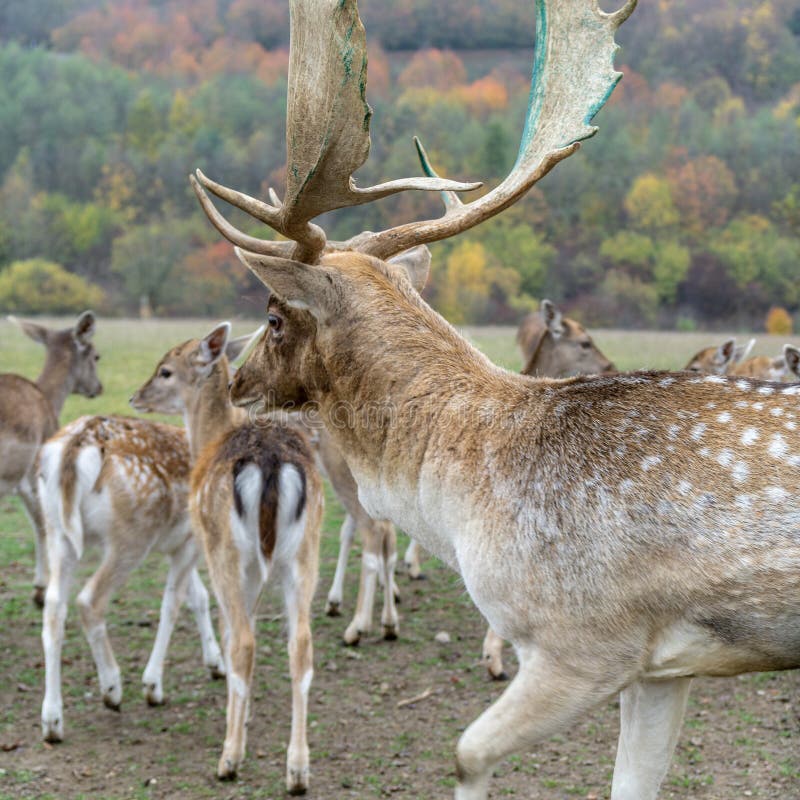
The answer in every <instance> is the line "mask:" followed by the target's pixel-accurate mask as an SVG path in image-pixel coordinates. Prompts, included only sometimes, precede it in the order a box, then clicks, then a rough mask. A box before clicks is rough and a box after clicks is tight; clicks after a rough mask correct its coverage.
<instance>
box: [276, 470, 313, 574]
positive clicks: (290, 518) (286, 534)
mask: <svg viewBox="0 0 800 800" xmlns="http://www.w3.org/2000/svg"><path fill="white" fill-rule="evenodd" d="M302 495H303V476H302V475H301V474H300V471H299V470H298V469H297V467H295V466H294V464H283V465H282V466H281V469H280V472H279V473H278V514H277V519H276V525H277V531H276V542H275V559H276V560H279V561H281V562H282V563H283V564H288V563H289V562H291V561H292V560H293V559H294V557H295V555H296V554H297V548H298V547H299V546H300V542H301V541H302V540H303V536H304V534H305V528H306V509H305V507H303V512H302V513H301V514H300V517H299V518H298V517H297V508H298V506H299V505H300V498H301V497H302ZM306 502H308V498H306Z"/></svg>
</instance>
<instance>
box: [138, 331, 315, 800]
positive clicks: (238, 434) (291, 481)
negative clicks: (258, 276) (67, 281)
mask: <svg viewBox="0 0 800 800" xmlns="http://www.w3.org/2000/svg"><path fill="white" fill-rule="evenodd" d="M229 331H230V325H229V324H228V323H224V324H222V325H219V326H218V327H216V328H214V330H212V331H211V332H210V333H209V334H208V335H207V336H206V337H205V338H203V339H200V340H197V339H191V340H189V341H188V342H184V343H183V344H181V345H178V346H177V347H173V348H172V349H171V350H170V351H169V352H168V353H167V354H166V355H165V356H164V357H163V358H162V359H161V361H159V363H158V366H157V367H156V369H155V372H154V373H153V376H152V378H150V380H149V381H148V382H147V383H145V384H144V386H142V387H141V388H140V389H139V390H138V391H137V392H136V394H135V395H134V396H133V397H132V398H131V404H132V405H133V407H134V408H137V409H139V410H141V411H159V412H161V413H167V414H176V413H182V414H183V415H184V418H185V420H186V429H187V432H188V435H189V442H190V448H191V457H192V461H193V463H194V466H193V469H192V476H191V494H190V499H189V507H190V511H191V516H192V522H193V525H194V530H195V533H196V534H197V536H198V537H199V538H200V540H201V542H202V544H203V550H204V552H205V556H206V563H207V565H208V571H209V575H210V576H211V583H212V585H213V587H214V592H215V594H216V597H217V601H218V602H219V605H220V609H221V625H222V641H223V651H224V653H225V666H226V669H227V675H228V710H227V732H226V735H225V743H224V746H223V750H222V756H221V758H220V760H219V765H218V767H217V775H218V776H219V777H220V778H233V777H234V776H235V775H236V771H237V769H238V768H239V765H240V764H241V762H242V759H243V757H244V752H245V739H246V736H245V727H246V723H247V716H248V711H249V703H250V689H251V683H252V677H253V665H254V661H255V613H256V607H257V605H258V600H259V598H260V596H261V592H262V590H263V588H264V586H265V584H266V582H267V579H268V578H270V577H272V575H273V574H274V575H275V576H276V577H277V579H278V580H279V581H280V582H281V587H282V590H283V596H284V600H285V603H286V612H287V618H288V627H289V667H290V671H291V677H292V733H291V739H290V742H289V749H288V753H287V767H286V786H287V789H288V791H289V792H290V793H292V794H302V793H304V792H305V791H306V789H307V788H308V774H309V753H308V743H307V739H306V714H307V708H308V692H309V689H310V687H311V679H312V676H313V652H312V643H311V625H310V620H311V601H312V599H313V596H314V588H315V586H316V582H317V564H318V557H319V534H320V526H321V523H322V509H323V494H322V482H321V479H320V477H319V474H318V473H317V470H316V468H315V467H314V457H313V454H312V452H311V449H310V446H309V444H308V441H307V440H306V438H305V436H304V435H303V434H302V433H301V432H300V431H299V430H298V429H297V428H296V427H295V426H289V425H285V424H282V423H280V422H278V421H275V420H269V419H263V420H260V421H259V424H258V425H256V424H254V423H249V422H243V423H240V424H237V422H239V418H238V417H237V416H236V415H235V413H234V412H235V409H234V408H233V407H232V406H231V404H230V400H229V398H228V382H229V375H228V366H227V361H226V359H225V345H226V342H227V339H228V333H229ZM273 333H275V332H274V331H273Z"/></svg>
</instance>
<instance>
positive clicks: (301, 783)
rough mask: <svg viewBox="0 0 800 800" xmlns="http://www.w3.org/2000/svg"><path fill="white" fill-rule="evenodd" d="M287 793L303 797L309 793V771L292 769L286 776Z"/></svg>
mask: <svg viewBox="0 0 800 800" xmlns="http://www.w3.org/2000/svg"><path fill="white" fill-rule="evenodd" d="M286 791H287V792H288V793H289V794H291V795H301V794H305V793H306V792H307V791H308V769H290V770H289V771H288V773H287V775H286Z"/></svg>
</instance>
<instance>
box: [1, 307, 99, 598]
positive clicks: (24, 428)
mask: <svg viewBox="0 0 800 800" xmlns="http://www.w3.org/2000/svg"><path fill="white" fill-rule="evenodd" d="M9 319H10V320H11V321H12V322H15V323H16V324H17V325H19V327H20V329H21V330H22V332H23V333H25V334H26V335H27V336H30V338H31V339H33V340H34V341H35V342H39V343H40V344H43V345H44V346H45V349H46V353H47V354H46V357H45V363H44V367H43V368H42V372H41V374H40V375H39V377H38V378H37V379H36V381H35V382H33V381H29V380H28V379H27V378H23V377H22V376H21V375H13V374H4V375H0V497H3V496H5V495H7V494H10V493H11V492H14V491H16V492H17V493H18V494H19V496H20V499H21V500H22V503H23V505H24V507H25V511H26V512H27V514H28V517H29V518H30V521H31V525H32V526H33V530H34V532H35V534H36V567H35V572H34V576H33V587H34V594H33V600H34V602H35V603H36V605H38V606H42V605H44V589H45V584H46V582H47V570H46V565H45V533H44V524H43V522H42V514H41V511H40V509H39V501H38V498H37V496H36V476H35V463H36V456H37V454H38V453H39V448H40V447H41V446H42V444H43V443H44V442H45V440H46V439H47V438H48V437H50V436H52V435H53V434H54V433H55V432H56V430H58V417H59V415H60V414H61V408H62V407H63V405H64V401H65V400H66V399H67V395H69V394H71V393H75V394H81V395H83V396H84V397H97V395H99V394H100V393H101V392H102V391H103V386H102V384H101V383H100V380H99V379H98V377H97V361H98V360H99V359H100V356H99V355H98V354H97V351H96V350H95V349H94V345H93V344H92V337H93V336H94V331H95V319H94V314H93V313H92V312H91V311H84V312H83V314H81V315H80V317H78V321H77V322H76V323H75V325H73V326H72V327H71V328H64V329H63V330H53V329H52V328H46V327H45V326H44V325H39V324H37V323H35V322H28V321H27V320H18V319H16V318H15V317H9Z"/></svg>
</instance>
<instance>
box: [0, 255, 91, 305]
mask: <svg viewBox="0 0 800 800" xmlns="http://www.w3.org/2000/svg"><path fill="white" fill-rule="evenodd" d="M103 300H104V294H103V290H102V289H101V288H100V287H99V286H95V285H93V284H91V283H89V281H87V280H85V279H84V278H81V277H80V276H78V275H73V274H72V273H70V272H67V271H66V270H65V269H64V268H63V267H62V266H61V265H59V264H55V263H53V262H51V261H45V260H44V259H40V258H34V259H30V260H28V261H15V262H13V263H12V264H10V265H9V267H8V268H7V269H5V270H4V271H3V272H2V273H0V308H2V309H3V310H5V311H13V312H18V313H22V314H70V313H74V312H77V311H83V310H84V309H86V308H95V309H96V308H98V307H100V306H102V304H103Z"/></svg>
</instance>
